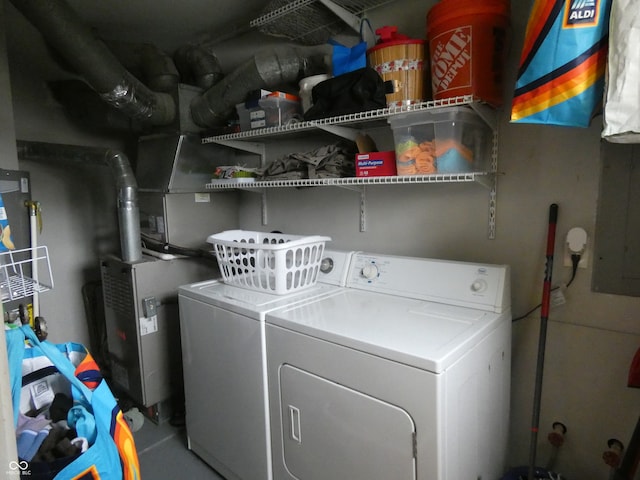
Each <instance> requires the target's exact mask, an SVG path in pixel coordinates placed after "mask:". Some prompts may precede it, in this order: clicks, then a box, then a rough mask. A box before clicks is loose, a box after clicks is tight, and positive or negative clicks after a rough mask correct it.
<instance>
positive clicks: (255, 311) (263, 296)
mask: <svg viewBox="0 0 640 480" xmlns="http://www.w3.org/2000/svg"><path fill="white" fill-rule="evenodd" d="M338 288H339V287H335V286H332V285H325V284H319V283H318V284H316V285H314V286H312V287H309V288H307V289H304V290H300V291H298V292H295V293H291V294H288V295H273V294H270V293H264V292H259V291H254V290H248V289H246V288H241V287H236V286H233V285H227V284H226V283H223V282H222V281H219V280H208V281H205V282H200V283H194V284H192V285H184V286H181V287H180V288H179V289H178V292H179V294H180V296H184V297H189V298H193V299H195V300H200V301H202V302H205V303H208V304H210V305H214V306H217V307H221V308H226V309H227V310H231V311H234V312H236V313H239V314H241V315H245V316H249V317H254V318H262V317H263V316H264V313H266V312H269V311H271V310H275V309H278V308H282V307H286V306H290V305H292V304H296V303H299V302H301V301H309V300H311V299H314V298H316V297H320V296H323V295H328V294H329V293H331V292H333V291H335V290H337V289H338Z"/></svg>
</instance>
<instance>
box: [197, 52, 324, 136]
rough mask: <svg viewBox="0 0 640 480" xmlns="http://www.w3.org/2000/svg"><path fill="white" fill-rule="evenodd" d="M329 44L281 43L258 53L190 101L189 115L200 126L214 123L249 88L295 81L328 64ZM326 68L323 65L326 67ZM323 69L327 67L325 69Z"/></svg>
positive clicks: (224, 117)
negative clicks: (286, 44) (291, 44)
mask: <svg viewBox="0 0 640 480" xmlns="http://www.w3.org/2000/svg"><path fill="white" fill-rule="evenodd" d="M332 48H333V47H331V46H330V45H327V46H321V47H307V48H294V47H281V48H275V49H273V50H269V51H264V52H260V53H257V54H256V55H254V56H253V57H252V58H251V59H249V60H248V61H247V62H245V63H244V64H242V65H240V66H239V67H238V68H236V69H235V70H234V71H233V72H232V73H230V74H229V75H227V76H226V77H224V78H223V79H222V80H221V81H220V82H218V83H217V84H216V85H214V86H213V87H211V88H209V89H208V90H207V91H206V92H204V93H203V94H202V95H200V96H198V97H196V98H194V99H193V101H192V102H191V117H192V118H193V121H194V122H195V123H196V124H197V125H200V126H201V127H216V126H220V125H222V124H224V123H225V121H226V120H228V118H229V117H230V116H231V115H233V112H234V109H235V106H236V105H237V104H238V103H242V102H244V101H245V100H246V96H247V93H248V92H251V91H253V90H260V89H262V88H274V87H277V86H278V85H283V84H286V83H291V82H295V81H297V80H298V78H300V76H301V75H306V74H308V72H311V71H313V70H314V69H316V68H317V65H318V64H319V63H320V64H323V65H327V62H328V60H327V59H328V58H330V54H331V49H332ZM325 68H326V67H325ZM324 71H326V69H325V70H324Z"/></svg>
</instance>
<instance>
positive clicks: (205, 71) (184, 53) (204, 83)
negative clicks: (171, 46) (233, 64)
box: [173, 45, 224, 90]
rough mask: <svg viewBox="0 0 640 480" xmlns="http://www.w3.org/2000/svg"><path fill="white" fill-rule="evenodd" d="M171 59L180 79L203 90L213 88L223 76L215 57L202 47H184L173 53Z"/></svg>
mask: <svg viewBox="0 0 640 480" xmlns="http://www.w3.org/2000/svg"><path fill="white" fill-rule="evenodd" d="M173 59H174V62H175V65H176V67H177V69H178V71H179V72H180V76H181V78H183V79H186V80H183V81H185V82H186V83H194V84H195V85H197V86H198V87H200V88H202V89H204V90H206V89H207V88H211V87H212V86H214V85H215V84H216V83H218V82H219V81H220V79H222V77H223V76H224V75H223V74H222V68H221V67H220V62H218V59H217V58H216V56H215V55H212V54H210V53H209V52H207V51H206V50H205V49H204V48H203V47H200V46H196V45H185V46H184V47H180V48H179V49H178V50H177V51H176V53H174V55H173ZM189 80H191V82H189Z"/></svg>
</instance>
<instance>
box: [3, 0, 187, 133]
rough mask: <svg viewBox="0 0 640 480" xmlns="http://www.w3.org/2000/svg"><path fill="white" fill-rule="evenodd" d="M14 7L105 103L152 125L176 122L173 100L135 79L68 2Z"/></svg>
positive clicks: (16, 1) (18, 2) (15, 0)
mask: <svg viewBox="0 0 640 480" xmlns="http://www.w3.org/2000/svg"><path fill="white" fill-rule="evenodd" d="M11 3H12V4H13V5H14V6H15V7H16V8H17V9H18V10H19V11H20V12H21V13H22V14H23V15H24V16H25V17H26V18H27V20H28V21H29V22H31V23H32V24H33V25H34V26H35V27H36V28H37V29H38V30H39V31H40V33H41V34H42V35H43V36H44V38H45V40H46V41H47V42H48V43H49V44H50V45H51V46H52V47H53V48H55V49H56V51H58V53H60V55H62V56H63V57H64V58H65V60H66V61H67V62H68V63H69V64H70V65H72V66H73V67H74V68H75V69H76V71H77V72H78V73H79V74H80V75H82V76H83V77H84V78H85V79H86V81H87V82H88V83H89V85H91V87H92V88H93V89H94V90H95V91H96V92H98V94H99V95H100V96H101V97H102V99H103V100H104V101H106V102H107V103H109V104H110V105H112V106H114V107H115V108H117V109H119V110H122V111H123V112H124V113H126V114H127V116H129V117H131V118H133V119H136V120H140V121H143V122H145V123H150V124H151V125H169V124H170V123H171V122H172V121H173V120H174V118H175V115H176V106H175V102H174V101H173V99H172V98H171V96H170V95H169V94H167V93H159V92H153V91H151V90H149V89H148V88H147V87H146V86H145V85H144V84H143V83H141V82H140V81H139V80H138V79H136V78H135V77H134V76H133V75H131V73H129V72H128V71H127V70H126V69H125V68H124V67H123V66H122V65H121V64H120V62H119V61H118V60H117V58H116V57H115V56H114V55H113V54H112V53H111V51H110V50H109V49H108V48H107V47H106V45H105V44H104V43H103V42H102V41H100V40H99V39H97V38H96V37H95V36H94V35H93V33H92V32H91V30H90V29H89V28H88V27H86V26H85V25H84V24H83V22H82V20H81V19H80V18H79V17H78V15H77V14H76V13H75V12H74V11H73V10H72V9H71V8H70V7H69V6H68V5H67V4H66V3H65V2H64V0H11Z"/></svg>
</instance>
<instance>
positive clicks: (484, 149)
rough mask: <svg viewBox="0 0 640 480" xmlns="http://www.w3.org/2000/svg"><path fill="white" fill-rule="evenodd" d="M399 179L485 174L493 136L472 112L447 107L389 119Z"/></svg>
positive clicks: (398, 115) (462, 108) (408, 113)
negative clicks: (401, 176) (403, 177)
mask: <svg viewBox="0 0 640 480" xmlns="http://www.w3.org/2000/svg"><path fill="white" fill-rule="evenodd" d="M389 124H390V125H391V129H392V130H393V139H394V143H395V150H396V167H397V171H398V175H428V174H432V173H438V174H450V173H451V174H455V173H464V172H474V171H485V170H487V168H488V165H489V161H490V158H491V148H492V132H491V129H490V128H489V126H488V125H487V124H486V123H485V122H484V121H483V120H482V119H481V118H479V117H478V116H477V115H476V114H475V113H474V112H473V111H472V110H470V109H468V108H465V107H447V108H446V109H434V110H429V111H416V112H407V113H401V114H397V115H394V116H392V117H390V118H389Z"/></svg>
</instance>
